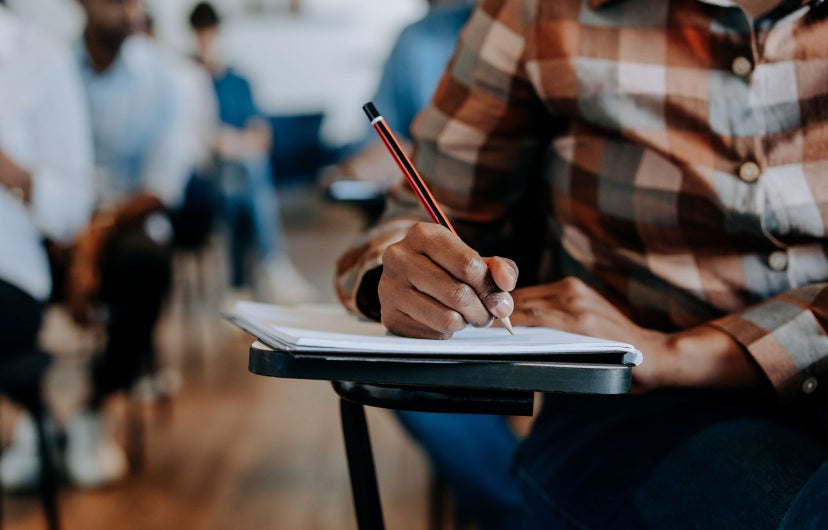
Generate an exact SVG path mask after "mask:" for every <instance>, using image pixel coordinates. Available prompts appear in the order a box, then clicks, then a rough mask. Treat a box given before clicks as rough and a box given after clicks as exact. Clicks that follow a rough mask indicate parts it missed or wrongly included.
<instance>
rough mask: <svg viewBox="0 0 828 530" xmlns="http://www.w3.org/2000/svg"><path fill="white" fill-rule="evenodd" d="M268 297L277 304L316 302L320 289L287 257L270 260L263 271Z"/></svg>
mask: <svg viewBox="0 0 828 530" xmlns="http://www.w3.org/2000/svg"><path fill="white" fill-rule="evenodd" d="M261 276H263V280H264V284H265V287H266V290H265V293H267V294H266V298H268V299H269V301H271V302H273V303H276V304H283V305H298V304H305V303H309V302H314V301H316V300H317V299H318V298H319V291H318V290H317V289H316V287H314V286H313V284H311V283H310V282H308V281H307V280H306V279H305V278H303V277H302V275H301V274H299V272H298V271H297V270H296V268H295V267H294V266H293V264H292V263H291V262H290V260H288V259H287V258H279V259H276V260H272V261H270V262H268V263H267V264H266V265H265V266H264V267H263V270H262V272H261Z"/></svg>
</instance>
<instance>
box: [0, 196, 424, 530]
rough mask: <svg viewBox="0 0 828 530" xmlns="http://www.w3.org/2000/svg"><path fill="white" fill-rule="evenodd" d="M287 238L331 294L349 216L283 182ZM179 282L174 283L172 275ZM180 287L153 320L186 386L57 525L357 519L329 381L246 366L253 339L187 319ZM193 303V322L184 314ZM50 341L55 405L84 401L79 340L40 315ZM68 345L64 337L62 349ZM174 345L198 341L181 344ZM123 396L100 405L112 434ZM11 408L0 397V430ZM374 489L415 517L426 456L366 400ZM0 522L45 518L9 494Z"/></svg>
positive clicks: (12, 529) (151, 414)
mask: <svg viewBox="0 0 828 530" xmlns="http://www.w3.org/2000/svg"><path fill="white" fill-rule="evenodd" d="M284 200H285V201H287V203H288V204H286V212H285V217H286V219H287V224H288V230H289V239H290V248H291V251H292V254H293V256H294V259H295V261H296V262H297V263H298V264H299V266H300V267H301V268H302V271H303V273H304V274H306V275H307V276H308V277H309V278H311V279H313V280H314V281H315V282H316V283H317V284H318V285H319V286H320V288H321V289H322V290H323V292H324V300H326V301H333V294H332V293H333V291H332V287H331V277H332V270H333V260H334V259H335V256H336V255H338V254H339V252H341V250H342V249H343V248H344V247H345V246H346V245H347V244H348V243H349V242H350V241H351V240H352V238H353V236H354V234H355V233H356V232H357V231H358V230H359V228H360V222H359V221H360V220H359V218H357V217H355V216H354V215H353V214H352V213H351V212H349V211H346V210H343V209H341V208H334V207H328V206H325V205H320V203H319V200H318V199H316V198H315V197H314V196H312V195H311V196H310V197H308V196H307V195H306V194H303V193H301V192H293V195H291V196H288V197H287V198H286V199H284ZM179 283H180V282H179ZM181 291H182V288H181V286H180V285H179V288H178V290H177V293H176V296H175V297H174V299H173V302H172V303H171V308H170V310H169V311H168V315H167V317H166V318H165V322H164V325H163V326H162V330H161V334H160V335H161V342H162V344H163V352H164V357H165V358H166V359H167V363H168V364H169V365H171V366H173V367H175V368H177V369H178V370H180V371H181V372H182V374H183V375H184V386H183V388H182V390H181V391H180V393H179V394H178V395H177V396H176V397H175V398H174V400H173V403H172V406H171V408H170V409H169V414H163V413H162V412H163V409H162V408H159V407H157V406H153V405H144V406H143V408H142V410H143V415H144V418H145V425H146V436H145V444H144V447H145V455H146V459H145V463H144V465H143V467H142V469H140V470H136V471H135V472H133V473H132V475H131V476H130V477H129V479H128V480H127V481H126V482H125V483H123V484H121V485H118V486H116V487H112V488H109V489H107V490H104V491H93V492H90V491H80V490H77V489H74V488H72V487H71V486H69V485H66V486H65V487H64V488H63V490H62V493H61V499H60V501H61V512H62V521H63V523H64V528H65V529H67V530H111V529H124V530H133V529H134V530H165V529H169V530H188V529H193V530H196V529H197V530H214V529H215V530H219V529H222V530H223V529H233V530H236V529H240V530H264V529H271V528H272V529H299V530H317V529H318V530H327V529H332V530H333V529H348V528H355V527H356V525H355V522H354V516H353V508H352V505H351V497H350V486H349V482H348V475H347V470H346V465H345V456H344V449H343V445H342V438H341V434H340V430H339V419H338V406H337V400H336V398H335V395H334V393H333V391H332V390H331V388H330V386H329V385H328V384H327V383H323V382H306V381H285V380H276V379H266V378H262V377H258V376H253V375H251V374H249V373H248V372H247V369H246V368H247V347H248V345H249V344H250V338H249V337H248V336H246V335H244V334H242V333H241V332H238V331H236V330H235V329H234V328H232V327H230V326H229V325H228V324H225V323H222V322H221V321H220V320H219V319H218V317H217V311H214V309H215V308H214V307H212V303H206V304H202V305H201V306H200V310H199V311H198V314H197V315H196V319H195V321H196V324H197V325H195V326H186V325H184V323H185V322H187V318H185V315H184V312H183V310H182V305H183V304H182V302H181V297H182V294H181ZM192 321H193V319H192V314H190V322H192ZM49 322H50V324H49V325H50V329H49V330H47V335H48V340H47V342H51V343H53V344H56V345H57V346H58V349H60V348H61V347H62V348H63V349H64V350H67V351H64V352H62V354H61V360H60V362H59V363H58V367H57V369H56V370H55V371H54V373H53V374H52V376H51V378H50V384H49V396H50V400H51V401H52V402H53V403H54V406H55V408H56V409H57V411H58V416H59V417H63V416H68V415H71V411H72V410H73V408H75V407H76V406H77V403H79V402H80V401H82V395H83V392H84V379H83V373H84V371H83V369H82V362H81V361H80V360H79V359H82V358H83V349H84V347H85V346H86V344H87V342H88V341H87V342H84V341H83V340H80V339H78V337H77V336H75V335H73V333H74V332H73V331H72V330H71V329H70V328H69V327H68V326H65V325H61V323H60V317H59V316H53V318H51V319H50V321H49ZM69 344H74V346H67V345H69ZM184 345H190V346H192V345H198V347H197V348H195V349H196V350H198V351H194V352H191V353H190V354H185V348H183V347H182V346H184ZM126 403H127V401H126V399H121V400H120V401H116V402H114V403H113V404H111V405H110V407H109V412H110V413H111V415H112V417H114V418H115V420H116V425H118V426H119V427H120V433H121V437H122V438H126V436H125V435H124V434H123V431H124V429H123V425H124V423H125V421H124V419H125V417H126V412H125V411H126ZM13 414H14V410H13V409H12V408H11V407H10V406H9V405H8V404H4V405H3V417H4V422H3V425H2V427H3V430H2V439H3V440H8V437H9V431H10V419H11V418H12V417H13ZM368 414H369V420H368V421H369V425H370V428H371V434H372V441H373V444H374V453H375V458H376V462H377V469H378V475H379V481H380V489H381V495H382V498H383V504H384V509H385V514H386V522H387V525H388V527H389V529H392V530H393V529H397V528H399V529H415V530H416V529H423V528H425V527H426V500H425V499H426V487H427V486H426V483H427V475H428V473H427V466H426V464H425V461H424V459H423V457H422V455H421V454H420V453H419V451H418V450H417V449H416V448H415V447H414V446H413V445H412V443H411V442H410V441H408V439H407V438H406V437H405V436H404V435H403V433H402V431H401V430H400V428H399V427H398V426H397V424H396V423H395V422H394V421H393V418H392V417H391V416H390V414H389V413H388V412H387V411H381V410H369V412H368ZM3 502H4V510H5V513H4V520H3V528H4V529H5V530H24V529H25V530H29V529H39V528H43V527H44V524H43V518H42V513H41V510H40V506H39V504H38V503H37V500H36V499H35V498H33V497H29V496H6V497H4V499H3Z"/></svg>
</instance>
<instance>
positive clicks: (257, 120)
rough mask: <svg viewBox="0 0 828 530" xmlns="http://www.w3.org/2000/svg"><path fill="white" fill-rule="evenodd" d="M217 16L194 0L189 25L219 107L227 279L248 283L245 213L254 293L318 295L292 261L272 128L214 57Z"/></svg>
mask: <svg viewBox="0 0 828 530" xmlns="http://www.w3.org/2000/svg"><path fill="white" fill-rule="evenodd" d="M220 23H221V21H220V18H219V16H218V13H217V12H216V10H215V8H213V6H212V5H211V4H209V3H207V2H201V3H199V4H197V5H196V6H195V8H194V9H193V11H192V13H191V15H190V26H191V27H192V29H193V31H194V32H195V36H196V40H197V43H198V50H197V58H198V59H199V60H200V61H201V62H202V63H203V64H204V65H205V66H206V67H207V69H208V70H209V71H210V73H211V75H212V77H213V85H214V87H215V91H216V96H217V99H218V107H219V121H220V122H221V125H220V126H219V130H218V133H217V135H216V139H215V142H214V153H215V157H216V159H217V173H218V185H219V190H220V193H221V195H222V199H223V206H224V214H225V218H226V221H227V224H228V228H229V232H230V257H231V274H232V278H231V282H232V286H233V287H234V288H243V287H245V286H246V285H248V284H250V283H252V282H251V281H250V279H249V278H248V275H247V274H246V266H245V265H246V263H245V262H246V260H245V257H246V250H247V245H245V243H246V241H245V239H246V238H245V237H244V236H245V233H244V230H243V228H244V223H243V220H244V219H245V217H247V218H249V220H250V225H252V229H253V236H254V238H255V243H256V249H257V250H258V258H259V261H258V264H259V266H258V267H257V269H258V272H259V275H258V279H259V280H261V281H260V282H259V281H257V282H256V283H257V284H258V283H260V284H262V285H261V288H260V289H259V292H258V295H259V297H260V298H264V299H266V300H269V301H272V302H276V303H283V304H296V303H302V302H309V301H311V300H313V299H315V298H316V296H317V292H316V288H315V287H314V286H313V285H311V284H309V283H308V282H307V281H306V280H305V279H304V278H303V277H302V276H301V275H300V274H299V273H298V272H297V271H296V269H295V268H294V266H293V264H292V263H291V261H290V259H289V257H288V253H287V246H286V244H285V239H284V233H283V227H282V222H281V219H280V215H279V207H278V201H277V195H276V187H275V185H274V182H273V178H272V173H273V172H272V167H271V164H270V159H269V156H268V154H269V152H270V145H271V140H272V137H271V130H270V125H269V123H268V121H267V119H266V118H265V117H264V116H263V115H262V113H261V112H260V111H259V109H258V108H257V107H256V104H255V102H254V99H253V93H252V90H251V88H250V84H249V83H248V81H247V80H246V79H245V78H244V77H242V76H241V75H239V74H238V73H237V72H235V71H234V70H233V69H231V68H227V67H226V66H224V65H223V64H222V62H221V61H220V60H219V58H218V53H217V49H216V48H217V46H216V43H217V39H218V35H219V29H220Z"/></svg>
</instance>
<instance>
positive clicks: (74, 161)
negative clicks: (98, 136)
mask: <svg viewBox="0 0 828 530" xmlns="http://www.w3.org/2000/svg"><path fill="white" fill-rule="evenodd" d="M43 68H44V69H46V70H48V74H46V76H45V78H44V80H43V83H42V85H41V87H40V89H41V90H42V93H41V95H40V97H39V98H38V104H37V106H36V107H35V110H34V112H33V114H32V116H31V120H32V123H31V131H32V134H33V136H34V145H35V149H36V157H35V160H34V162H33V163H32V166H31V167H27V168H25V169H22V168H18V169H19V173H18V176H17V177H16V179H15V180H17V181H18V182H19V183H21V182H22V183H23V184H22V186H21V189H22V191H23V199H24V200H25V201H26V202H27V203H28V204H29V209H30V211H31V214H32V217H33V219H34V222H35V224H36V225H37V227H38V228H39V229H40V230H41V231H42V232H43V233H44V234H45V235H46V236H47V237H50V238H52V239H54V240H56V241H59V242H65V243H68V242H69V241H71V239H72V238H73V237H74V236H75V235H76V234H77V232H78V231H79V230H80V229H81V227H83V226H84V224H85V223H86V222H87V221H88V219H89V213H90V211H91V209H92V202H93V199H94V189H93V184H92V176H93V163H92V138H91V129H90V125H89V119H88V116H87V110H86V107H85V99H84V95H83V92H82V90H83V89H82V87H81V81H80V79H79V78H78V75H77V72H76V71H75V69H74V68H73V67H72V65H71V63H70V59H69V57H67V56H65V55H63V54H60V53H57V52H55V53H54V54H53V55H51V56H50V57H48V60H46V61H44V64H43ZM5 158H6V157H5V155H2V154H0V166H3V165H4V164H3V159H5ZM8 162H9V161H8V159H6V163H8ZM6 167H8V165H6ZM3 173H6V172H5V171H3V170H2V169H0V174H3ZM6 174H8V173H6ZM18 185H19V184H18ZM13 186H14V184H13Z"/></svg>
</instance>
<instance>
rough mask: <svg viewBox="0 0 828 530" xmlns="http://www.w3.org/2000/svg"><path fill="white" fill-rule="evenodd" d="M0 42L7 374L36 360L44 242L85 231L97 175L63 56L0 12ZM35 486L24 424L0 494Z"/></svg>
mask: <svg viewBox="0 0 828 530" xmlns="http://www.w3.org/2000/svg"><path fill="white" fill-rule="evenodd" d="M0 42H3V43H4V44H3V46H0V101H2V102H3V104H0V365H5V366H8V364H6V363H8V362H10V361H14V360H17V359H22V358H24V357H34V356H37V355H40V352H39V350H38V346H37V334H38V331H39V329H40V325H41V319H42V313H43V308H44V306H45V304H46V302H47V301H48V299H49V294H50V292H51V290H52V282H51V278H50V273H49V260H48V257H47V253H46V247H45V246H44V243H43V239H44V237H48V238H51V239H54V240H56V241H61V242H63V243H68V242H69V241H71V240H72V239H73V238H74V237H75V235H76V234H77V232H78V231H79V230H80V229H81V228H82V227H83V226H84V225H85V224H86V223H87V222H88V220H89V214H90V213H91V209H92V200H93V187H92V175H93V169H92V167H93V166H92V138H91V133H90V129H89V119H88V116H87V113H86V106H85V102H84V98H83V88H82V87H81V82H80V78H79V76H78V73H77V70H76V68H75V67H74V64H73V63H72V60H71V57H70V56H69V54H68V53H64V51H63V50H60V49H59V47H58V46H57V45H55V44H53V43H52V42H51V41H50V40H49V39H47V38H46V36H44V35H41V34H40V33H38V32H35V31H33V30H32V29H30V28H28V27H27V26H25V25H24V24H23V23H21V22H20V21H19V20H18V19H17V18H16V17H14V16H13V15H12V14H11V13H10V12H9V11H8V10H7V9H6V8H5V7H3V6H0ZM10 375H11V377H12V378H14V374H3V376H4V377H3V379H5V378H6V377H9V376H10ZM30 383H31V382H22V381H21V382H20V385H24V384H26V385H28V384H30ZM15 386H17V385H15ZM3 390H4V391H8V390H9V389H8V388H4V389H3ZM17 390H18V392H16V393H15V394H14V395H13V397H16V398H18V399H20V400H29V399H37V398H38V397H39V390H40V389H39V385H38V384H37V382H34V384H33V388H22V389H17ZM20 391H22V392H23V395H20V393H19V392H20ZM39 476H40V463H39V460H38V457H37V445H36V438H35V430H34V425H33V423H32V421H31V419H30V418H29V417H27V416H24V417H23V418H22V419H20V420H18V421H17V422H16V424H15V428H14V434H13V439H12V443H11V445H10V447H8V448H7V449H6V450H5V451H3V453H2V457H0V484H2V486H3V488H4V489H9V490H16V489H25V488H31V487H33V486H34V485H35V484H36V483H37V481H38V478H39Z"/></svg>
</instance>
